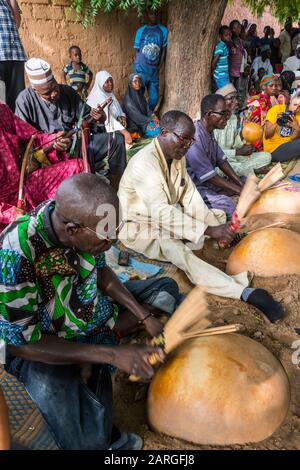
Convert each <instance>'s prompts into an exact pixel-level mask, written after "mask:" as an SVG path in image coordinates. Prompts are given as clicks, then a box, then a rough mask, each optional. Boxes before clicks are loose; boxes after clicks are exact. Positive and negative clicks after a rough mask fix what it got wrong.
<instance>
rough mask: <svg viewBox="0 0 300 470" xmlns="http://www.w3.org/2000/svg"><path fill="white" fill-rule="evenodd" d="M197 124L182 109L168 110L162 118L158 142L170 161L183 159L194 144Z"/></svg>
mask: <svg viewBox="0 0 300 470" xmlns="http://www.w3.org/2000/svg"><path fill="white" fill-rule="evenodd" d="M194 134H195V126H194V123H193V121H192V119H191V118H190V117H189V116H188V115H187V114H185V113H183V112H182V111H176V110H174V111H168V112H167V113H165V114H164V115H163V117H162V118H161V120H160V135H159V137H158V142H159V144H160V147H161V149H162V152H163V154H164V157H165V158H166V160H167V161H168V162H171V160H181V159H182V158H183V157H184V156H185V154H186V152H187V151H188V149H189V147H190V146H191V145H192V143H193V140H194Z"/></svg>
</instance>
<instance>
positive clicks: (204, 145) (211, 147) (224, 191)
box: [186, 95, 243, 218]
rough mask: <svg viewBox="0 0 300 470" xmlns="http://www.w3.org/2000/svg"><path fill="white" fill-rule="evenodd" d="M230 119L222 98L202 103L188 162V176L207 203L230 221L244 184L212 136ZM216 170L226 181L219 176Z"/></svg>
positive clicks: (212, 98)
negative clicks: (220, 172) (235, 196)
mask: <svg viewBox="0 0 300 470" xmlns="http://www.w3.org/2000/svg"><path fill="white" fill-rule="evenodd" d="M229 117H230V112H229V111H228V110H227V109H226V102H225V100H224V98H223V96H220V95H208V96H205V97H204V98H203V100H202V102H201V119H200V120H199V121H197V123H196V134H195V137H196V140H195V143H194V145H193V146H192V147H191V148H190V149H189V151H188V152H187V155H186V160H187V170H188V173H189V175H190V177H191V178H192V181H193V182H194V184H195V185H196V187H197V189H198V191H199V193H200V194H201V196H202V198H203V200H204V202H205V203H206V204H207V205H208V207H211V208H214V209H221V210H223V211H224V212H226V214H227V216H228V217H229V218H230V217H231V216H232V213H233V212H234V210H235V207H236V205H235V203H234V201H233V200H232V198H231V197H230V196H234V195H237V194H240V192H241V190H242V187H243V183H242V182H241V180H240V179H239V177H238V176H237V174H236V173H235V172H234V170H233V168H232V167H231V166H230V164H229V163H228V161H227V158H226V155H225V154H224V152H223V151H222V150H221V149H220V147H219V146H218V144H217V142H216V139H215V137H214V134H213V132H214V130H215V129H225V127H226V124H227V120H228V119H229ZM216 168H219V169H220V170H221V171H222V172H223V173H224V174H225V176H226V177H227V178H223V177H221V176H219V175H218V174H217V172H216Z"/></svg>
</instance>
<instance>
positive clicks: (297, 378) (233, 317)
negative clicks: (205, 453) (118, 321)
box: [114, 243, 300, 450]
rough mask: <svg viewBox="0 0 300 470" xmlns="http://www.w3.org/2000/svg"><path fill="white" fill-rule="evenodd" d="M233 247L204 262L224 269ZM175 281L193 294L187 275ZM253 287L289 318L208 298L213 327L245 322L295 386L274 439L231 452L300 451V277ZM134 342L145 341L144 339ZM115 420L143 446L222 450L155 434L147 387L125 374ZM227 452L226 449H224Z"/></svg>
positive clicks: (256, 282) (208, 251) (207, 252)
mask: <svg viewBox="0 0 300 470" xmlns="http://www.w3.org/2000/svg"><path fill="white" fill-rule="evenodd" d="M229 254H230V249H227V250H222V251H220V250H216V249H215V248H214V247H213V245H212V244H211V243H209V244H208V245H207V246H206V247H205V248H204V251H203V253H202V256H201V257H202V258H203V259H205V260H206V261H209V262H210V263H211V264H214V265H215V266H217V267H218V268H220V269H223V270H224V268H225V265H226V260H227V258H228V256H229ZM174 278H175V279H176V281H177V282H178V283H179V285H180V288H181V291H182V292H185V293H187V292H189V290H190V289H191V288H192V285H191V284H190V283H189V281H188V279H187V278H186V276H185V275H184V274H183V273H182V272H180V271H178V272H177V273H176V274H175V276H174ZM252 286H253V287H261V288H265V289H268V291H269V292H271V293H272V294H273V296H274V297H275V298H276V300H278V301H281V302H282V303H283V305H284V306H285V308H286V313H287V316H286V318H285V319H284V321H282V322H281V323H280V324H278V325H272V324H271V323H269V322H268V321H267V320H266V319H265V318H264V317H263V316H262V315H261V314H260V313H259V312H258V311H257V310H256V309H255V308H253V307H251V306H249V305H246V304H244V303H243V302H240V301H236V300H230V299H229V300H228V299H224V298H221V297H217V296H209V298H208V302H209V307H210V312H211V314H210V319H211V320H212V323H213V325H214V326H220V325H224V324H227V323H228V324H229V323H230V324H231V323H240V324H243V325H244V327H245V332H244V333H243V334H245V335H248V336H249V337H250V338H253V339H255V340H256V341H259V342H261V343H262V344H263V345H264V346H266V347H267V348H268V349H269V350H270V351H272V353H273V354H274V355H275V356H276V357H277V358H278V359H279V360H280V361H281V363H282V364H283V366H284V368H285V370H286V372H287V374H288V376H289V379H290V383H291V390H292V400H291V406H290V410H289V413H288V416H287V417H286V420H285V421H284V423H283V424H282V425H281V427H280V428H279V429H278V430H277V431H276V432H275V434H273V436H271V437H270V438H269V439H266V440H265V441H262V442H260V443H256V444H249V445H243V446H242V445H234V446H231V447H225V448H228V449H261V450H268V449H270V450H271V449H298V450H299V449H300V365H298V366H296V365H293V364H292V359H291V356H292V353H293V352H294V350H293V349H292V348H291V345H292V343H293V341H295V340H299V339H300V336H298V335H297V334H296V333H295V331H294V328H295V327H298V328H299V327H300V276H286V277H278V278H254V279H253V281H252ZM133 341H142V338H141V336H140V337H138V338H137V337H135V338H133ZM114 396H115V421H116V424H118V425H119V426H120V427H121V428H123V429H127V430H129V431H134V432H136V433H138V434H140V435H141V436H142V437H143V439H144V445H145V446H144V448H145V449H147V450H154V449H158V450H159V449H169V450H172V449H177V450H178V449H181V450H186V449H190V450H200V449H221V447H214V446H200V445H194V444H191V443H188V442H184V441H181V440H179V439H173V438H170V437H168V436H164V435H161V434H157V433H154V432H152V431H151V429H150V427H149V424H148V422H147V406H146V396H147V386H146V385H145V384H138V383H130V382H129V381H128V377H127V376H125V375H124V374H121V373H119V374H117V375H116V377H115V381H114ZM223 448H224V447H223Z"/></svg>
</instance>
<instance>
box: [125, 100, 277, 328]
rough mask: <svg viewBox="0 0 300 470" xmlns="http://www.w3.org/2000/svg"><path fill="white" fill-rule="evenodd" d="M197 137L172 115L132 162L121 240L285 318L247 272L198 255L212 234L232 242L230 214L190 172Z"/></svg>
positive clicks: (210, 288)
mask: <svg viewBox="0 0 300 470" xmlns="http://www.w3.org/2000/svg"><path fill="white" fill-rule="evenodd" d="M222 99H223V98H222ZM194 134H195V126H194V124H193V121H192V120H191V119H190V118H189V116H187V115H186V114H184V113H182V112H180V111H170V112H168V113H166V114H165V115H164V116H163V117H162V119H161V132H160V135H159V137H158V138H157V139H154V140H153V141H152V142H151V143H150V144H149V145H147V146H146V147H144V148H143V149H142V150H140V151H139V152H138V153H137V154H136V155H135V156H134V157H132V159H131V160H130V161H129V163H128V166H127V168H126V170H125V172H124V175H123V177H122V179H121V182H120V189H119V198H120V201H121V207H122V211H123V218H124V220H125V221H126V224H125V225H124V227H123V228H122V229H121V231H120V234H119V238H120V240H121V241H122V242H123V243H124V244H125V245H126V246H128V247H129V248H131V249H133V250H135V251H137V252H139V253H142V254H143V255H145V256H147V257H148V258H151V259H157V260H162V261H169V262H171V263H173V264H175V265H176V266H177V267H178V268H180V269H182V270H183V271H184V272H185V273H186V274H187V276H188V278H189V279H190V281H191V282H192V283H194V284H202V285H203V286H205V287H206V290H207V292H209V293H210V294H215V295H220V296H222V297H229V298H233V299H242V300H244V301H245V302H248V303H250V304H252V305H255V306H256V307H257V308H259V309H260V310H261V311H262V312H264V313H265V314H266V315H267V316H268V317H269V318H270V319H271V320H272V321H276V320H279V319H280V318H282V316H283V308H282V306H281V305H280V304H279V303H278V302H275V301H274V300H273V298H272V297H271V296H270V295H269V294H268V293H267V292H266V291H264V290H261V289H249V288H248V284H249V282H248V276H247V273H246V272H244V273H240V274H239V275H237V276H232V277H230V276H227V275H226V274H225V273H223V272H222V271H220V270H219V269H217V268H215V267H213V266H211V265H210V264H208V263H205V262H204V261H202V260H201V259H200V258H198V257H197V256H196V255H195V254H194V253H193V251H192V250H193V249H198V250H199V249H200V248H202V246H203V243H204V239H205V237H206V236H208V237H211V238H214V239H216V240H223V239H227V240H231V239H232V233H231V232H230V231H229V229H228V226H227V225H225V221H226V217H225V214H224V212H221V211H219V210H209V209H208V208H207V206H206V205H205V204H204V202H203V199H202V198H201V196H200V194H199V193H198V191H197V189H196V187H195V185H194V184H193V182H192V181H191V178H190V177H189V175H188V173H187V171H186V166H185V158H184V156H185V154H186V152H187V150H188V148H189V147H190V146H191V145H192V143H193V142H194Z"/></svg>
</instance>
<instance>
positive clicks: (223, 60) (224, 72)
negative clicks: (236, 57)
mask: <svg viewBox="0 0 300 470" xmlns="http://www.w3.org/2000/svg"><path fill="white" fill-rule="evenodd" d="M217 55H219V56H220V57H219V60H218V62H217V65H216V68H215V70H214V79H215V80H220V79H222V78H223V79H224V78H228V83H229V70H228V56H229V50H228V47H227V45H226V44H225V42H224V41H219V42H218V44H217V45H216V47H215V51H214V57H215V56H217Z"/></svg>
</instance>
